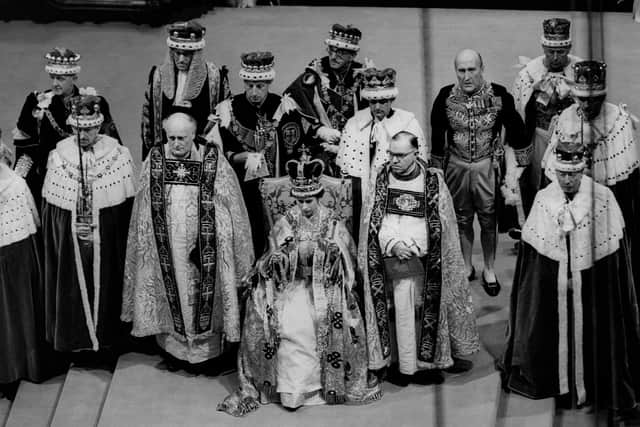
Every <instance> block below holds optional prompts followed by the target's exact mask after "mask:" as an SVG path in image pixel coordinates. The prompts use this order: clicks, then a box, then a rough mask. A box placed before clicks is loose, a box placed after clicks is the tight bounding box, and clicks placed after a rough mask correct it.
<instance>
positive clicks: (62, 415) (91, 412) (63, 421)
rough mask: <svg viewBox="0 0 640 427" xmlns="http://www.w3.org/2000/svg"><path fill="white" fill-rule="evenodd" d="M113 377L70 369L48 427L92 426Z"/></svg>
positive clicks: (95, 370) (100, 372) (80, 369)
mask: <svg viewBox="0 0 640 427" xmlns="http://www.w3.org/2000/svg"><path fill="white" fill-rule="evenodd" d="M111 377H112V374H111V372H109V371H106V370H102V369H85V368H77V367H73V368H71V369H69V372H68V373H67V378H66V379H65V382H64V386H63V387H62V392H61V394H60V399H59V400H58V405H57V407H56V410H55V413H54V415H53V420H52V422H51V427H69V426H95V425H96V424H97V422H98V419H99V417H100V412H101V411H102V405H103V404H104V399H105V397H106V395H107V390H108V388H109V384H110V383H111Z"/></svg>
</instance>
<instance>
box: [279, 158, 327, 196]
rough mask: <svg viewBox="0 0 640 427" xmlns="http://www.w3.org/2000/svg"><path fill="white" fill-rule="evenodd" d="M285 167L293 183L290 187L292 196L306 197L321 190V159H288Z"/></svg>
mask: <svg viewBox="0 0 640 427" xmlns="http://www.w3.org/2000/svg"><path fill="white" fill-rule="evenodd" d="M286 169H287V173H288V174H289V179H290V180H291V184H292V185H293V187H292V188H291V196H292V197H295V198H298V199H306V198H307V197H314V196H317V195H318V194H320V193H321V192H322V184H321V183H320V177H321V176H322V172H323V171H324V163H323V162H322V160H319V159H314V160H311V161H305V160H301V161H298V160H289V161H288V162H287V164H286Z"/></svg>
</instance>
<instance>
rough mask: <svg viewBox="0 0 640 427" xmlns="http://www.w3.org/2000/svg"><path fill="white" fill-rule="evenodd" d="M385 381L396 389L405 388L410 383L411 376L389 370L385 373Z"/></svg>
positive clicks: (395, 370)
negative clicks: (396, 387) (395, 386)
mask: <svg viewBox="0 0 640 427" xmlns="http://www.w3.org/2000/svg"><path fill="white" fill-rule="evenodd" d="M386 380H387V381H388V382H390V383H391V384H393V385H397V386H398V387H406V386H408V385H409V383H410V382H411V375H406V374H403V373H402V372H400V371H399V370H397V369H389V370H388V371H387V376H386Z"/></svg>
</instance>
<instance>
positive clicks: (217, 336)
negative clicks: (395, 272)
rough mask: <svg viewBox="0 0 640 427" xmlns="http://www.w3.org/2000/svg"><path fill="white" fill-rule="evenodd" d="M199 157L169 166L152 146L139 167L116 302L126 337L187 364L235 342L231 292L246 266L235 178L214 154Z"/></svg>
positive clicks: (245, 233)
mask: <svg viewBox="0 0 640 427" xmlns="http://www.w3.org/2000/svg"><path fill="white" fill-rule="evenodd" d="M200 150H204V152H203V153H201V152H200ZM200 150H198V149H196V148H195V146H194V148H193V149H192V153H191V156H190V158H189V159H173V158H170V157H167V156H166V155H165V152H164V146H157V147H153V148H152V149H151V151H150V152H149V156H148V158H147V159H146V160H145V161H144V163H143V168H142V173H141V175H140V190H139V191H138V193H137V195H136V201H135V203H134V208H133V215H132V220H131V224H130V227H129V241H128V244H127V258H126V259H127V261H126V267H125V285H124V293H123V301H122V320H124V321H127V322H133V329H132V332H131V333H132V335H134V336H138V337H142V336H149V335H155V336H156V340H157V342H158V343H159V345H160V346H161V347H162V348H163V349H164V350H165V351H167V352H168V353H169V354H171V355H173V356H174V357H176V358H178V359H181V360H185V361H187V362H190V363H199V362H203V361H206V360H209V359H212V358H214V357H217V356H219V355H220V354H221V353H222V352H223V351H224V350H225V348H224V343H225V341H226V342H238V341H239V340H240V307H239V302H238V287H239V286H240V284H241V279H242V278H243V277H244V275H245V274H246V273H247V272H248V271H249V268H250V267H251V264H252V262H253V247H252V244H251V238H250V236H251V229H250V227H249V221H248V217H247V211H246V208H245V206H244V203H243V201H242V195H241V193H240V188H239V185H238V181H237V178H236V177H235V174H234V172H233V170H232V169H231V167H230V166H229V164H228V163H227V161H226V159H225V158H224V157H222V156H221V155H220V151H219V149H218V148H217V147H216V146H211V147H207V148H206V149H205V148H203V147H201V148H200Z"/></svg>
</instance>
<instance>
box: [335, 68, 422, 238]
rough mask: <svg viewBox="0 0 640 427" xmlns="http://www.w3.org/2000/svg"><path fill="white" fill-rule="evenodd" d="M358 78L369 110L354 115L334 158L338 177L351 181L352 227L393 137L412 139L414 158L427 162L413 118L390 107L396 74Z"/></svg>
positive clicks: (388, 70) (387, 71)
mask: <svg viewBox="0 0 640 427" xmlns="http://www.w3.org/2000/svg"><path fill="white" fill-rule="evenodd" d="M362 74H363V88H362V97H363V98H364V99H365V100H367V101H368V103H369V108H367V109H364V110H360V111H358V112H357V113H356V114H355V115H354V116H353V117H352V118H351V119H349V121H348V122H347V124H346V126H345V128H344V131H343V132H342V139H341V140H340V146H339V150H338V156H337V158H336V163H337V165H338V166H339V167H340V168H341V170H342V173H344V174H346V175H349V176H351V177H352V178H353V179H354V197H353V199H354V200H353V203H354V209H353V212H354V224H355V223H357V222H358V219H359V214H360V211H361V206H363V205H364V203H365V202H366V201H367V200H368V199H370V198H371V197H372V191H373V189H370V188H369V184H370V183H369V177H370V175H371V171H373V170H375V169H376V168H379V167H381V166H382V165H383V164H384V163H385V162H386V161H387V160H389V156H388V153H387V150H388V149H389V142H390V141H391V137H392V136H393V135H395V134H397V133H398V132H402V131H405V132H409V133H411V134H413V135H415V136H416V138H417V140H418V155H419V156H420V158H422V160H425V161H427V160H428V158H429V157H428V156H429V154H428V152H429V150H428V148H427V143H426V140H425V138H424V134H423V132H422V129H421V128H420V124H419V123H418V120H417V119H416V117H415V115H414V114H413V113H410V112H409V111H405V110H401V109H399V108H393V107H392V104H393V101H394V100H395V99H396V97H397V96H398V88H397V87H396V71H395V70H394V69H393V68H386V69H384V70H379V69H376V68H368V69H366V70H365V71H364V72H363V73H362ZM358 189H359V192H358ZM354 234H355V233H354ZM355 235H356V236H357V234H355Z"/></svg>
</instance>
